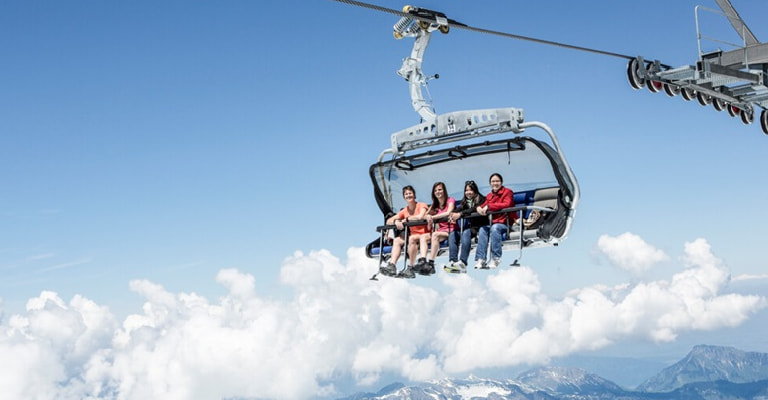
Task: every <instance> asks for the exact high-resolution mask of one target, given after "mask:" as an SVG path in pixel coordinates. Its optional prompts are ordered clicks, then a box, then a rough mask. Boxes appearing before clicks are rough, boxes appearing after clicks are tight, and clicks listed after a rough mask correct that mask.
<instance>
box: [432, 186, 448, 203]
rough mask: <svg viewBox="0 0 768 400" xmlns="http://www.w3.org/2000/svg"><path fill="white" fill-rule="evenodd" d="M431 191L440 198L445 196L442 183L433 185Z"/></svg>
mask: <svg viewBox="0 0 768 400" xmlns="http://www.w3.org/2000/svg"><path fill="white" fill-rule="evenodd" d="M432 193H433V194H434V195H435V197H437V198H438V199H440V200H442V199H443V198H445V189H444V188H443V185H437V186H435V190H433V191H432Z"/></svg>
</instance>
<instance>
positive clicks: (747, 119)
mask: <svg viewBox="0 0 768 400" xmlns="http://www.w3.org/2000/svg"><path fill="white" fill-rule="evenodd" d="M739 116H741V122H743V123H744V124H746V125H749V124H751V123H752V122H753V121H754V120H755V113H753V112H752V110H741V114H739Z"/></svg>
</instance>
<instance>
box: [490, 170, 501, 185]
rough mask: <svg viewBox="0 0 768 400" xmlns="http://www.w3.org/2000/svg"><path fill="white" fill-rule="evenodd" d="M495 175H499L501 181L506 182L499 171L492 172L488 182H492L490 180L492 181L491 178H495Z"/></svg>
mask: <svg viewBox="0 0 768 400" xmlns="http://www.w3.org/2000/svg"><path fill="white" fill-rule="evenodd" d="M494 176H498V177H499V180H500V181H501V183H504V178H502V177H501V174H500V173H498V172H494V173H492V174H491V177H490V178H488V182H490V181H491V179H493V177H494Z"/></svg>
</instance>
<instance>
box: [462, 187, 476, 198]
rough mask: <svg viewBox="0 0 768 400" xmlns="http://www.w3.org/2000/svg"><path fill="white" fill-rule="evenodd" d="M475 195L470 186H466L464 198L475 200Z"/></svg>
mask: <svg viewBox="0 0 768 400" xmlns="http://www.w3.org/2000/svg"><path fill="white" fill-rule="evenodd" d="M475 195H477V193H476V192H475V191H474V190H473V189H472V185H467V186H465V187H464V197H466V198H468V199H473V198H475Z"/></svg>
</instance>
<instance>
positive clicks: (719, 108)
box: [712, 97, 726, 111]
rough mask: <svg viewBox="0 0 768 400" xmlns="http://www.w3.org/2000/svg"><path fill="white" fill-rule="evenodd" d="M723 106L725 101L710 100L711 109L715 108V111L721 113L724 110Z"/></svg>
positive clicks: (718, 99)
mask: <svg viewBox="0 0 768 400" xmlns="http://www.w3.org/2000/svg"><path fill="white" fill-rule="evenodd" d="M725 106H726V104H725V100H723V99H720V98H717V97H715V98H713V99H712V107H715V110H717V111H723V110H725Z"/></svg>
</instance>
